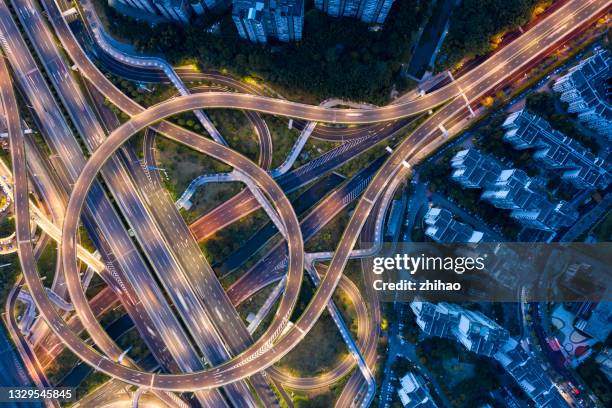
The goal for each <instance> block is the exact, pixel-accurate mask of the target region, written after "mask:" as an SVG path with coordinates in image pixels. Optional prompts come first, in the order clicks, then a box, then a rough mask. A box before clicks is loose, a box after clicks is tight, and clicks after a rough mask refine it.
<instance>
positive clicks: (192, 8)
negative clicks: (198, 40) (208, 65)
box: [109, 0, 231, 24]
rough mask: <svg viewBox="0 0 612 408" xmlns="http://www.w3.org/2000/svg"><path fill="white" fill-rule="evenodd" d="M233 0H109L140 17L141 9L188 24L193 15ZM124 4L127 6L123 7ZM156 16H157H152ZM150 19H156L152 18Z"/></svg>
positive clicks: (132, 14)
mask: <svg viewBox="0 0 612 408" xmlns="http://www.w3.org/2000/svg"><path fill="white" fill-rule="evenodd" d="M230 3H231V0H116V2H109V4H110V5H111V6H114V7H115V8H117V9H118V11H119V12H124V13H125V14H128V15H131V16H133V17H139V14H140V12H141V11H144V12H146V13H147V14H148V15H150V16H157V19H158V20H160V19H166V20H169V21H173V22H177V23H181V24H187V23H189V21H190V19H191V16H192V15H193V14H194V13H195V14H198V15H202V14H206V13H207V12H210V11H219V10H222V9H223V8H224V7H227V6H229V4H230ZM122 6H124V7H127V8H124V9H122ZM152 18H155V17H152ZM152 18H150V19H149V20H150V21H156V20H152Z"/></svg>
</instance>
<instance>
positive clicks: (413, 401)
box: [397, 373, 438, 408]
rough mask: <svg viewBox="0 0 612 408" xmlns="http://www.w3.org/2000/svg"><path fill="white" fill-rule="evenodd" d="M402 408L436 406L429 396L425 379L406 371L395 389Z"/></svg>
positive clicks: (430, 407)
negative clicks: (397, 388) (398, 387)
mask: <svg viewBox="0 0 612 408" xmlns="http://www.w3.org/2000/svg"><path fill="white" fill-rule="evenodd" d="M397 393H398V395H399V397H400V401H401V402H402V405H403V406H404V408H437V407H438V406H437V405H436V403H435V402H434V401H433V398H431V394H430V393H429V390H428V389H427V384H426V383H425V380H423V378H422V377H421V376H419V375H416V374H414V373H408V374H406V375H405V376H403V377H402V378H401V379H400V389H399V390H398V391H397Z"/></svg>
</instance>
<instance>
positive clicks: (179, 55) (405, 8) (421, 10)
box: [107, 0, 430, 103]
mask: <svg viewBox="0 0 612 408" xmlns="http://www.w3.org/2000/svg"><path fill="white" fill-rule="evenodd" d="M429 6H430V2H429V1H423V0H421V1H418V0H404V1H398V2H395V3H394V5H393V9H392V10H391V12H390V13H389V17H388V18H387V21H386V22H385V24H384V26H383V27H382V29H381V30H379V31H374V30H369V29H368V26H367V25H366V24H364V23H362V22H360V21H358V20H355V19H350V18H341V19H337V18H332V17H330V16H328V15H326V14H324V13H321V12H319V11H318V10H315V9H313V8H309V9H308V10H307V12H306V14H305V18H304V20H305V21H304V32H303V39H302V41H300V42H298V43H289V44H271V45H266V46H258V45H254V44H251V43H249V42H247V41H245V40H243V39H241V38H240V37H239V36H238V33H237V32H236V28H235V25H234V23H233V21H232V19H231V15H230V14H231V13H229V12H226V13H225V14H224V15H223V16H222V17H221V23H220V25H219V32H218V33H210V32H208V31H207V27H208V25H209V24H210V22H207V21H200V22H195V23H194V24H191V25H189V26H186V27H181V26H176V25H172V24H158V25H156V26H155V27H154V28H152V27H151V26H149V25H148V24H146V23H144V22H137V21H134V20H133V19H131V18H128V17H124V16H122V15H120V14H119V13H117V12H116V11H114V10H113V9H110V8H107V14H108V17H109V18H108V20H109V21H112V23H111V24H110V26H109V29H110V30H111V31H112V32H113V34H115V35H116V36H117V37H119V38H124V39H127V40H129V41H131V42H132V43H133V44H134V45H135V46H136V47H137V48H138V49H139V50H142V51H147V52H156V53H159V52H162V53H164V55H165V56H166V57H167V58H168V59H169V60H170V62H171V63H173V64H181V63H184V62H185V61H193V60H194V59H195V60H196V61H197V62H198V63H199V65H200V66H201V67H202V68H206V69H226V70H228V71H229V72H230V73H232V74H235V75H237V76H238V77H244V76H246V75H250V76H253V77H260V78H262V79H264V80H265V81H268V82H271V83H273V84H274V86H275V87H279V88H281V89H282V91H283V92H284V93H286V95H287V96H288V97H291V98H292V99H301V100H308V101H311V102H314V101H315V100H321V99H325V98H327V97H331V96H334V97H340V96H344V97H348V98H351V99H356V100H368V101H372V102H378V103H382V102H385V101H387V100H388V96H389V92H390V90H391V87H392V85H393V84H394V83H395V84H396V86H398V88H403V87H405V85H406V84H407V82H406V81H405V80H403V79H402V78H401V77H400V75H399V73H400V69H401V66H402V64H404V63H406V62H408V60H409V57H410V53H411V45H412V44H413V42H414V39H415V37H416V33H417V31H418V30H419V27H421V26H422V25H423V24H424V23H425V21H426V18H427V11H428V10H429Z"/></svg>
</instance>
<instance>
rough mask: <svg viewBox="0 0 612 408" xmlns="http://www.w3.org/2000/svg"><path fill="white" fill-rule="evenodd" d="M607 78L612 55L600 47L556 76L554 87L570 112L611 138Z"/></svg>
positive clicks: (610, 74)
mask: <svg viewBox="0 0 612 408" xmlns="http://www.w3.org/2000/svg"><path fill="white" fill-rule="evenodd" d="M610 78H612V57H611V56H610V52H609V51H607V50H604V49H600V50H598V51H597V52H596V53H595V55H593V56H591V57H589V58H587V59H585V60H583V61H581V62H580V63H579V64H578V65H576V66H575V67H573V68H572V69H570V70H569V72H568V73H567V74H566V75H564V76H562V77H561V78H559V79H557V81H556V82H555V85H554V86H553V89H554V90H555V91H557V92H560V93H561V100H562V101H564V102H567V103H568V104H569V107H568V111H569V112H571V113H577V114H578V118H579V119H580V121H582V122H583V123H584V124H585V125H587V126H588V127H590V128H592V129H593V130H595V131H596V132H598V133H600V134H602V135H605V136H607V137H608V138H609V139H612V103H611V101H610V98H611V96H610V85H609V81H610Z"/></svg>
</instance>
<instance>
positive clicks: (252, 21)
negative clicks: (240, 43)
mask: <svg viewBox="0 0 612 408" xmlns="http://www.w3.org/2000/svg"><path fill="white" fill-rule="evenodd" d="M232 19H233V20H234V24H236V29H237V30H238V34H239V35H240V37H242V38H244V39H247V40H249V41H251V42H253V43H261V44H265V43H266V42H267V41H268V35H267V34H266V28H265V18H264V3H263V1H255V2H253V1H249V0H244V1H241V0H238V1H234V6H233V8H232Z"/></svg>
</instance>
